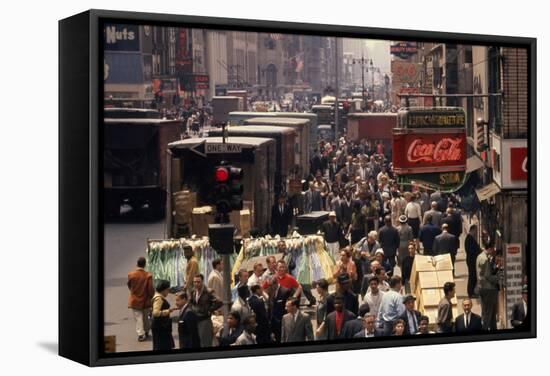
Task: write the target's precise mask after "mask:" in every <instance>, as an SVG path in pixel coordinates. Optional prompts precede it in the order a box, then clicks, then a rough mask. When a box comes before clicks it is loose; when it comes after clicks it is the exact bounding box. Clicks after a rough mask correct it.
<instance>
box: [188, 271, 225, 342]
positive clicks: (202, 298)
mask: <svg viewBox="0 0 550 376" xmlns="http://www.w3.org/2000/svg"><path fill="white" fill-rule="evenodd" d="M189 295H190V297H191V299H190V301H189V303H190V305H191V309H192V310H193V312H195V314H196V315H197V321H198V323H197V327H198V330H199V337H200V341H201V347H211V346H212V339H213V338H212V337H213V326H212V319H211V318H212V313H213V312H214V311H216V310H218V309H220V308H221V307H222V305H223V303H222V301H221V300H220V299H218V297H216V295H215V294H214V292H213V291H212V290H210V289H209V288H207V287H206V286H205V284H204V276H203V275H202V274H198V275H196V276H195V277H194V278H193V289H192V290H191V291H190V292H189Z"/></svg>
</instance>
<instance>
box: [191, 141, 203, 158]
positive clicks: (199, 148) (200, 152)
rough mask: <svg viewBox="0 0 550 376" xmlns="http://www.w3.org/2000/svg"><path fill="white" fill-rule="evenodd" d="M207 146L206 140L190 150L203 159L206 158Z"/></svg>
mask: <svg viewBox="0 0 550 376" xmlns="http://www.w3.org/2000/svg"><path fill="white" fill-rule="evenodd" d="M205 144H206V140H202V142H201V143H199V144H196V145H194V146H192V147H191V148H190V149H189V150H191V151H192V152H193V153H196V154H198V155H200V156H201V157H203V158H206V150H205Z"/></svg>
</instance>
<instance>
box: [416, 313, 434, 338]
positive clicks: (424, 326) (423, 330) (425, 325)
mask: <svg viewBox="0 0 550 376" xmlns="http://www.w3.org/2000/svg"><path fill="white" fill-rule="evenodd" d="M419 322H420V324H419V327H418V333H416V334H420V335H422V334H435V332H434V331H431V330H430V318H429V317H428V316H420V320H419Z"/></svg>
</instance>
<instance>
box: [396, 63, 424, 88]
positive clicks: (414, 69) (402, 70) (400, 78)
mask: <svg viewBox="0 0 550 376" xmlns="http://www.w3.org/2000/svg"><path fill="white" fill-rule="evenodd" d="M421 71H422V69H421V64H420V63H409V62H406V61H395V60H393V61H392V62H391V73H392V84H394V85H401V84H404V83H409V84H413V85H415V86H416V84H418V82H419V81H420V72H421Z"/></svg>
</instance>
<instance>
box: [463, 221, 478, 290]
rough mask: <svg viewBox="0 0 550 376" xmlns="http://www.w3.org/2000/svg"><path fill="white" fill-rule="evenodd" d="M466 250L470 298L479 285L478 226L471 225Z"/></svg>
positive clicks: (465, 244)
mask: <svg viewBox="0 0 550 376" xmlns="http://www.w3.org/2000/svg"><path fill="white" fill-rule="evenodd" d="M464 250H465V251H466V265H467V266H468V287H467V291H468V297H470V298H471V297H473V296H474V295H475V288H476V285H477V273H476V260H477V256H479V254H480V253H481V247H480V246H479V243H478V242H477V226H476V225H471V226H470V230H469V231H468V235H466V239H465V240H464Z"/></svg>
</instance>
